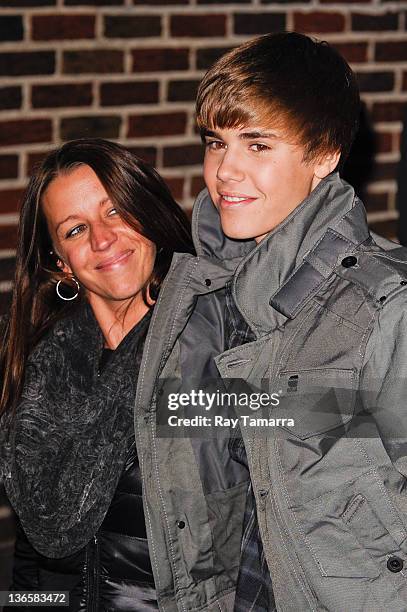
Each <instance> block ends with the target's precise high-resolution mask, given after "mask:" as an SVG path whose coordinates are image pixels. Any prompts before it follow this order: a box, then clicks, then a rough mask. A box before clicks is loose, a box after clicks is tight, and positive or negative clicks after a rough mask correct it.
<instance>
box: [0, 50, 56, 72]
mask: <svg viewBox="0 0 407 612" xmlns="http://www.w3.org/2000/svg"><path fill="white" fill-rule="evenodd" d="M54 71H55V53H54V52H53V51H18V52H16V53H14V52H12V53H0V76H28V75H30V74H53V73H54Z"/></svg>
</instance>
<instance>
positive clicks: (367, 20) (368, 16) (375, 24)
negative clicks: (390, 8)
mask: <svg viewBox="0 0 407 612" xmlns="http://www.w3.org/2000/svg"><path fill="white" fill-rule="evenodd" d="M398 19H399V16H398V14H397V13H384V14H382V15H378V14H377V13H352V15H351V20H352V30H355V31H359V32H371V31H373V32H375V31H377V32H381V31H383V30H397V28H398Z"/></svg>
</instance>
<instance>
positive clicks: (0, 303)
mask: <svg viewBox="0 0 407 612" xmlns="http://www.w3.org/2000/svg"><path fill="white" fill-rule="evenodd" d="M11 298H12V293H11V292H10V291H8V292H7V293H0V314H6V313H7V312H8V311H9V310H10V307H11Z"/></svg>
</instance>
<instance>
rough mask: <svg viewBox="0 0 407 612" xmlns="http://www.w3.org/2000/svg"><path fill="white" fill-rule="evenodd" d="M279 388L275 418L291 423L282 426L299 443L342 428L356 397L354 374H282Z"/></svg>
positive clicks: (324, 371) (338, 371) (332, 371)
mask: <svg viewBox="0 0 407 612" xmlns="http://www.w3.org/2000/svg"><path fill="white" fill-rule="evenodd" d="M278 385H279V393H280V403H279V406H278V409H277V412H278V416H279V417H280V418H281V417H282V418H284V417H285V418H286V419H291V422H290V426H286V425H284V423H283V425H282V426H283V428H284V429H287V430H289V431H291V432H292V433H294V434H295V435H296V436H297V437H299V438H301V439H302V440H305V439H306V438H310V437H311V436H316V435H319V434H322V433H324V432H327V431H331V430H334V429H337V428H342V427H343V426H344V425H346V423H348V422H349V421H350V420H351V419H352V416H353V411H354V404H355V395H356V390H355V389H356V376H355V372H354V370H344V369H330V368H324V369H315V370H298V371H296V372H294V371H284V372H281V373H280V376H279V382H278ZM273 416H274V415H273ZM292 421H294V423H292ZM338 435H340V434H339V433H338Z"/></svg>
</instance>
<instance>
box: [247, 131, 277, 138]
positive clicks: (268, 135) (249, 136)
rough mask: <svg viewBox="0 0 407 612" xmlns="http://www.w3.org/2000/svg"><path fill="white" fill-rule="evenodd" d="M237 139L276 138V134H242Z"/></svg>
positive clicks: (257, 132) (254, 132)
mask: <svg viewBox="0 0 407 612" xmlns="http://www.w3.org/2000/svg"><path fill="white" fill-rule="evenodd" d="M239 138H241V139H242V140H252V139H255V138H277V134H274V133H273V132H259V131H253V132H242V133H241V134H239Z"/></svg>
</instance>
